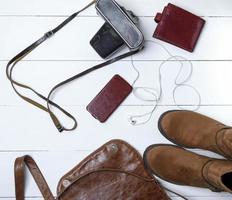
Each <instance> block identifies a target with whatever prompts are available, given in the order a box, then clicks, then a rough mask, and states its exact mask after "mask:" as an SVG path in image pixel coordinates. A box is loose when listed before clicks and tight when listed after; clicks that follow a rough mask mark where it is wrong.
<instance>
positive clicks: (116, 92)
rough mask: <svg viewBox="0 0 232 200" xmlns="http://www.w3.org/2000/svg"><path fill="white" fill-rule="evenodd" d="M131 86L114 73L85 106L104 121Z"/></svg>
mask: <svg viewBox="0 0 232 200" xmlns="http://www.w3.org/2000/svg"><path fill="white" fill-rule="evenodd" d="M131 91H132V86H131V85H130V84H129V83H128V82H127V81H126V80H124V79H123V78H122V77H121V76H119V75H115V76H114V77H113V78H112V79H111V80H110V81H109V82H108V83H107V84H106V86H105V87H104V88H103V89H102V90H101V91H100V92H99V93H98V95H97V96H96V97H95V98H94V99H93V100H92V101H91V102H90V103H89V105H88V106H87V107H86V109H87V111H88V112H89V113H91V114H92V116H93V117H94V118H96V119H97V120H99V121H100V122H102V123H103V122H105V121H106V120H107V119H108V118H109V117H110V115H111V114H112V113H113V112H114V111H115V110H116V109H117V107H118V106H119V105H120V104H121V103H122V102H123V101H124V99H125V98H126V97H127V96H128V95H129V94H130V93H131Z"/></svg>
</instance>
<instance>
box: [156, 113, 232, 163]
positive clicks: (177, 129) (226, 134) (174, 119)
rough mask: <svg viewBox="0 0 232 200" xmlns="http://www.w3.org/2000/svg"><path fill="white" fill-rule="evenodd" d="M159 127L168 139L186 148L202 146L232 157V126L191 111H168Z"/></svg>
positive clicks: (229, 157) (163, 115) (160, 120)
mask: <svg viewBox="0 0 232 200" xmlns="http://www.w3.org/2000/svg"><path fill="white" fill-rule="evenodd" d="M158 128H159V130H160V132H161V133H162V134H163V136H164V137H166V138H167V139H168V140H170V141H171V142H173V143H174V144H177V145H178V146H182V147H186V148H200V149H205V150H209V151H213V152H215V153H218V154H221V155H222V156H224V157H226V158H228V159H232V128H231V127H227V126H225V125H224V124H222V123H220V122H218V121H215V120H213V119H211V118H209V117H206V116H204V115H201V114H198V113H195V112H191V111H175V110H174V111H168V112H165V113H164V114H162V115H161V117H160V119H159V122H158Z"/></svg>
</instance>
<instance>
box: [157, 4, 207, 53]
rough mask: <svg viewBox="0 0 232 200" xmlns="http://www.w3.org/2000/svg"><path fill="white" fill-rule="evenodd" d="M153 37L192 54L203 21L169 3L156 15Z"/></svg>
mask: <svg viewBox="0 0 232 200" xmlns="http://www.w3.org/2000/svg"><path fill="white" fill-rule="evenodd" d="M155 21H156V22H157V23H158V25H157V27H156V30H155V32H154V34H153V37H155V38H157V39H160V40H163V41H165V42H168V43H170V44H173V45H175V46H178V47H180V48H182V49H185V50H187V51H190V52H193V50H194V48H195V46H196V43H197V41H198V38H199V36H200V33H201V31H202V28H203V26H204V24H205V20H203V19H202V18H200V17H198V16H196V15H194V14H192V13H190V12H188V11H186V10H184V9H182V8H179V7H177V6H175V5H173V4H171V3H169V4H168V6H166V7H165V8H164V10H163V13H157V15H156V17H155Z"/></svg>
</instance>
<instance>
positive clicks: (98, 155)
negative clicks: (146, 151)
mask: <svg viewBox="0 0 232 200" xmlns="http://www.w3.org/2000/svg"><path fill="white" fill-rule="evenodd" d="M104 168H107V169H120V170H124V171H127V172H132V173H135V174H137V175H139V176H142V177H144V178H153V176H152V175H151V174H150V173H149V172H147V171H146V170H145V167H144V165H143V160H142V157H141V156H140V154H139V153H138V152H137V151H136V150H135V149H134V148H133V147H131V146H130V145H129V144H128V143H126V142H124V141H122V140H112V141H109V142H108V143H106V144H105V145H103V146H102V147H100V148H99V149H97V150H96V151H95V152H93V153H92V154H90V155H89V156H88V157H87V158H85V159H84V160H83V161H82V162H80V164H78V165H77V166H76V167H74V168H73V169H72V170H71V171H69V172H68V173H67V174H66V175H64V176H63V177H62V178H61V180H60V181H59V184H58V187H57V194H58V195H59V194H60V193H62V191H63V190H65V189H66V188H67V187H68V186H69V185H70V184H71V183H72V182H73V181H74V180H76V179H77V178H78V177H80V176H81V175H83V174H85V173H87V172H90V171H94V170H99V169H104Z"/></svg>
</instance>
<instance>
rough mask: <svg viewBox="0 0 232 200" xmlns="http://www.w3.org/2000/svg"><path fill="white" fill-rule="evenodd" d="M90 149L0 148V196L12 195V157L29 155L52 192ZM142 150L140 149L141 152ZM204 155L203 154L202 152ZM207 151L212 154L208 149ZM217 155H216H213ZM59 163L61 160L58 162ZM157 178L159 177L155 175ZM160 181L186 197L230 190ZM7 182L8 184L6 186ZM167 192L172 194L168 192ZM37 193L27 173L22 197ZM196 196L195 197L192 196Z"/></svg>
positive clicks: (224, 194) (219, 196)
mask: <svg viewBox="0 0 232 200" xmlns="http://www.w3.org/2000/svg"><path fill="white" fill-rule="evenodd" d="M90 153H91V152H90V151H62V152H61V151H55V152H1V153H0V163H1V164H0V166H1V172H0V173H4V175H3V174H2V176H1V177H2V178H1V179H0V184H1V185H2V187H1V193H0V197H13V196H14V187H13V186H14V177H13V175H14V173H13V165H14V160H15V158H16V157H19V156H23V155H25V154H27V155H28V154H29V155H31V156H32V157H33V158H34V159H35V160H36V162H37V164H38V166H39V167H40V169H41V171H42V173H43V175H44V177H45V178H46V180H47V182H48V184H49V186H50V188H51V190H52V192H53V194H55V191H56V185H57V183H58V181H59V179H60V178H61V177H62V176H63V175H64V174H66V173H67V172H68V171H69V170H71V169H72V168H73V167H74V166H75V165H77V164H78V163H79V162H80V161H81V160H82V159H84V158H85V157H86V156H87V155H89V154H90ZM141 153H142V152H141ZM197 153H199V154H204V152H202V151H197ZM206 155H207V154H206ZM208 155H211V156H212V155H213V156H215V154H212V153H210V154H209V153H208ZM216 157H217V158H219V157H218V156H216ZM61 163H62V164H61ZM159 180H160V179H159ZM160 181H161V182H162V184H163V185H164V186H166V187H168V188H170V189H172V190H174V191H176V192H179V193H181V194H182V195H184V196H186V197H191V199H192V197H195V196H196V194H197V196H199V197H204V198H203V199H207V198H213V197H214V198H217V199H218V198H221V199H226V198H227V199H228V198H230V194H228V193H213V192H211V191H209V190H208V189H200V188H194V187H187V186H178V185H174V184H170V183H167V182H165V181H162V180H160ZM9 186H11V187H9ZM170 195H171V196H175V195H173V194H170ZM40 196H41V194H40V192H39V190H38V188H37V186H36V185H35V183H34V181H33V179H32V177H31V176H30V175H29V173H27V184H26V197H28V198H30V197H40ZM196 199H197V198H196Z"/></svg>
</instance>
